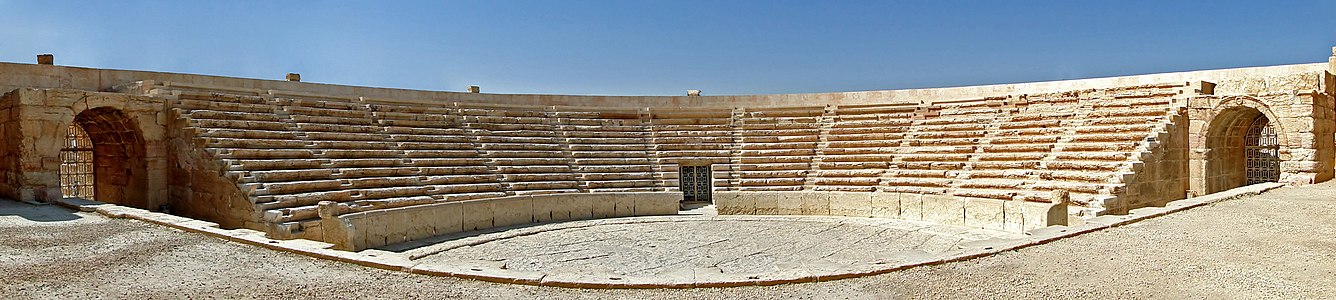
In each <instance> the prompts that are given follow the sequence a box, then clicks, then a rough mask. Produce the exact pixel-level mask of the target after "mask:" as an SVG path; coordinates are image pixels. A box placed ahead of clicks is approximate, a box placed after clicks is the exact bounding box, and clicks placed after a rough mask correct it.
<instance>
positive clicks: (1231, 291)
mask: <svg viewBox="0 0 1336 300" xmlns="http://www.w3.org/2000/svg"><path fill="white" fill-rule="evenodd" d="M1331 198H1336V184H1333V183H1323V184H1317V185H1310V186H1304V187H1291V188H1284V189H1280V190H1275V191H1272V192H1268V193H1266V194H1262V195H1260V196H1254V197H1249V198H1243V199H1236V200H1230V201H1225V202H1221V203H1218V204H1214V205H1210V206H1205V207H1199V208H1194V209H1191V210H1187V211H1184V212H1180V213H1175V214H1171V215H1168V216H1165V217H1160V218H1157V219H1151V220H1147V221H1143V222H1140V223H1135V224H1132V225H1129V226H1123V227H1118V228H1112V229H1108V230H1104V231H1099V232H1094V233H1089V234H1084V235H1080V236H1076V237H1072V238H1067V239H1063V240H1059V241H1055V242H1053V243H1050V244H1046V245H1042V246H1039V247H1030V248H1025V249H1022V250H1019V251H1015V252H1007V253H1001V254H998V255H994V256H990V257H984V258H979V259H975V260H970V261H965V262H956V263H948V264H943V265H937V266H927V267H918V268H913V269H909V270H904V271H899V272H893V273H889V274H882V275H876V276H871V277H865V278H854V279H846V280H839V281H831V282H818V283H808V284H792V285H780V286H767V287H737V288H711V289H688V290H681V289H679V290H585V289H566V288H551V287H538V286H526V285H511V284H497V283H487V282H480V281H471V280H461V279H455V278H445V277H432V276H422V275H414V274H406V273H403V272H395V271H386V270H379V269H369V268H364V267H359V266H355V265H350V264H345V263H337V262H332V261H327V260H320V259H312V258H308V257H305V256H298V255H293V254H288V253H280V252H274V251H270V250H265V249H261V248H256V247H253V246H246V245H239V244H234V243H229V242H224V241H221V240H219V239H216V238H212V237H205V236H201V235H194V234H182V233H179V232H175V231H173V230H168V229H164V228H163V227H160V226H154V225H147V224H144V223H140V222H136V221H130V220H123V219H106V218H104V217H101V216H99V215H96V214H88V213H71V212H69V211H66V210H63V209H60V208H56V207H52V206H45V207H32V206H26V205H22V204H18V203H15V202H9V201H0V212H3V213H0V273H3V274H5V276H3V277H0V282H3V283H4V284H2V285H0V294H4V295H11V296H17V297H19V298H34V299H68V298H71V297H73V298H93V297H103V298H179V297H182V296H183V295H199V296H201V297H203V296H205V295H207V296H209V297H218V298H257V299H280V298H293V297H298V298H331V299H333V298H338V299H350V298H351V299H371V298H384V297H389V296H393V297H410V298H413V297H415V298H486V299H533V298H581V299H620V298H639V299H681V298H709V299H726V298H727V299H736V298H760V299H777V298H841V299H886V298H986V297H990V296H996V295H999V294H1005V295H1008V297H1013V298H1023V299H1052V298H1085V299H1126V298H1322V297H1324V296H1326V295H1331V294H1333V293H1336V279H1334V278H1336V277H1332V276H1330V274H1333V273H1336V249H1333V248H1332V247H1329V242H1328V241H1327V238H1326V237H1327V236H1329V235H1328V232H1327V230H1328V228H1332V227H1333V226H1336V218H1334V217H1333V216H1336V204H1334V203H1333V202H1331V200H1329V199H1331Z"/></svg>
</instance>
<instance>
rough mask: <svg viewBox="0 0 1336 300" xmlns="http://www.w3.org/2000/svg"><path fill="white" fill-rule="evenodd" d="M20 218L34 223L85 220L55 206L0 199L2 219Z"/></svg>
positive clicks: (0, 216)
mask: <svg viewBox="0 0 1336 300" xmlns="http://www.w3.org/2000/svg"><path fill="white" fill-rule="evenodd" d="M6 216H18V217H20V218H24V219H26V220H28V221H33V222H61V221H72V220H78V219H81V218H83V217H82V216H79V215H76V214H74V212H73V211H70V210H68V209H65V208H61V207H59V206H55V205H33V204H27V203H22V202H18V201H14V200H10V199H3V198H0V218H3V217H6Z"/></svg>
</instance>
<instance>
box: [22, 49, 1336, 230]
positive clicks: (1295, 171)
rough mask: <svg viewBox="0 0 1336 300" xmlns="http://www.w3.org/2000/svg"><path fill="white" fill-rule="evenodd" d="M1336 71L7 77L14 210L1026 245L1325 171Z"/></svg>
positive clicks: (240, 224)
mask: <svg viewBox="0 0 1336 300" xmlns="http://www.w3.org/2000/svg"><path fill="white" fill-rule="evenodd" d="M1334 68H1336V56H1334V57H1333V58H1331V61H1330V62H1329V63H1314V64H1300V65H1284V66H1272V67H1256V68H1242V69H1225V70H1209V71H1194V72H1183V73H1166V74H1153V75H1141V76H1129V77H1115V78H1099V79H1083V80H1071V81H1056V82H1038V83H1024V84H1007V85H990V86H972V87H956V88H934V89H916V90H891V91H866V92H847V93H826V94H788V95H746V96H672V97H668V96H663V97H654V96H643V97H642V96H635V97H632V96H626V97H622V96H576V95H508V94H484V93H456V92H434V91H416V90H400V89H386V88H371V87H355V86H341V85H329V84H314V83H305V82H300V81H295V80H288V81H276V80H258V79H243V78H229V77H216V76H203V75H188V74H173V73H158V72H141V71H123V70H104V69H89V68H77V67H64V66H56V65H51V64H36V65H33V64H14V63H4V64H0V91H3V92H4V96H3V99H0V132H3V134H4V137H5V139H4V142H3V144H2V145H0V158H2V161H0V181H2V182H3V184H0V197H6V198H11V199H16V200H20V201H27V202H50V201H56V200H58V199H62V198H85V199H93V200H97V201H101V202H107V203H113V204H117V205H121V206H128V207H135V208H142V209H146V210H151V211H161V212H167V213H171V214H175V215H179V216H185V217H190V218H195V219H199V220H205V221H209V222H215V223H217V224H218V226H220V227H222V228H245V229H252V230H258V231H261V232H264V233H265V234H266V235H267V236H268V237H269V238H273V239H309V240H314V241H323V242H328V243H331V244H334V245H336V246H337V247H338V248H339V249H344V250H353V251H356V250H361V249H367V248H375V247H381V246H385V245H391V244H396V243H402V242H407V241H415V240H422V239H425V238H429V237H433V236H440V235H446V234H451V233H458V232H464V231H472V230H479V229H488V228H494V227H504V226H512V225H523V224H529V223H544V222H554V221H563V220H577V219H597V218H610V217H625V216H645V215H665V214H676V213H677V212H678V210H679V208H680V207H681V204H682V203H683V202H704V203H713V204H714V205H715V206H716V207H717V210H718V212H719V214H725V215H727V214H751V215H832V216H856V217H874V218H890V219H905V220H917V221H926V222H933V223H940V224H949V225H958V226H964V227H971V228H982V229H991V230H998V231H1005V232H1013V233H1024V232H1026V231H1029V230H1032V229H1036V228H1042V227H1046V226H1051V225H1069V224H1079V223H1081V222H1083V220H1086V219H1089V218H1093V217H1097V216H1103V215H1120V214H1126V213H1128V211H1129V210H1132V209H1136V208H1141V207H1154V206H1164V205H1166V203H1168V202H1170V201H1174V200H1179V199H1184V198H1187V197H1194V196H1201V195H1206V194H1210V193H1215V192H1218V191H1223V190H1227V189H1231V188H1235V187H1239V186H1243V185H1248V184H1253V183H1258V182H1282V183H1287V184H1292V185H1301V184H1310V183H1315V182H1321V181H1326V180H1329V179H1331V178H1332V175H1333V163H1334V162H1336V148H1334V147H1333V130H1334V127H1333V125H1336V123H1334V122H1336V120H1334V118H1336V116H1334V115H1333V94H1336V83H1334V81H1333V75H1332V74H1333V73H1336V70H1334Z"/></svg>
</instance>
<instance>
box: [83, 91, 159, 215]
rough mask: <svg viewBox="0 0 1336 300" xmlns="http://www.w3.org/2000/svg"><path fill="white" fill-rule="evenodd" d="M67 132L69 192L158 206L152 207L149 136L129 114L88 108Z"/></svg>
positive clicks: (101, 198)
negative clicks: (146, 138) (148, 178)
mask: <svg viewBox="0 0 1336 300" xmlns="http://www.w3.org/2000/svg"><path fill="white" fill-rule="evenodd" d="M67 131H69V133H67V135H66V145H65V146H66V147H62V151H61V172H62V173H61V192H62V193H65V194H64V196H65V197H79V198H85V199H93V200H97V201H101V202H107V203H114V204H119V205H125V206H131V207H138V208H144V209H153V208H150V207H147V206H148V204H147V203H148V201H147V200H148V199H146V196H147V193H146V190H147V186H148V185H147V160H146V159H145V148H144V144H145V143H144V137H143V135H142V134H141V131H140V130H139V128H138V126H136V125H135V123H134V122H133V121H132V120H131V119H130V118H129V117H127V116H126V115H125V114H124V113H122V112H121V111H120V110H117V109H114V108H108V107H99V108H93V109H88V110H84V111H83V112H81V113H79V114H78V115H76V116H75V117H74V122H73V123H72V124H70V125H69V127H68V129H67ZM67 155H68V156H67ZM67 166H68V169H67V168H66V167H67ZM66 174H68V175H69V176H68V177H67V176H66ZM90 193H91V195H90Z"/></svg>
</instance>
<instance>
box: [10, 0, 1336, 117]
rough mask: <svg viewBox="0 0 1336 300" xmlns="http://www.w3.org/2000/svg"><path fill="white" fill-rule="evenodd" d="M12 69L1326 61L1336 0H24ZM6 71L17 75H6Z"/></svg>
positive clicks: (828, 81)
mask: <svg viewBox="0 0 1336 300" xmlns="http://www.w3.org/2000/svg"><path fill="white" fill-rule="evenodd" d="M0 12H3V14H0V61H6V62H22V63H32V62H34V61H35V55H36V54H39V53H54V54H55V55H56V64H60V65H72V66H85V67H95V68H113V69H133V70H150V71H165V72H182V73H199V74H211V75H224V76H238V77H251V78H269V79H281V78H283V76H284V74H287V73H288V72H296V73H301V74H302V79H303V80H304V81H308V82H322V83H335V84H349V85H368V86H381V87H398V88H412V89H428V90H446V91H462V90H464V89H465V87H466V86H468V85H480V86H482V90H483V92H488V93H526V94H527V93H554V94H595V95H681V94H684V93H685V91H686V90H688V89H700V90H704V94H706V95H721V94H773V93H814V92H832V91H857V90H884V89H903V88H919V87H942V86H961V85H979V84H992V83H1011V82H1028V81H1045V80H1059V79H1072V78H1088V77H1105V76H1116V75H1131V74H1144V73H1159V72H1172V71H1186V70H1199V69H1218V68H1230V67H1244V66H1261V65H1278V64H1294V63H1310V62H1323V61H1326V58H1327V56H1328V55H1330V54H1331V53H1330V49H1331V47H1332V46H1334V45H1336V0H1311V1H866V2H863V1H848V2H846V1H717V0H716V1H685V0H674V1H629V0H628V1H592V0H571V1H555V0H553V1H460V2H446V1H404V2H397V1H365V2H334V1H330V2H314V1H311V2H306V1H193V0H187V1H77V2H75V1H68V2H67V1H17V0H0ZM0 76H3V75H2V74H0Z"/></svg>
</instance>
